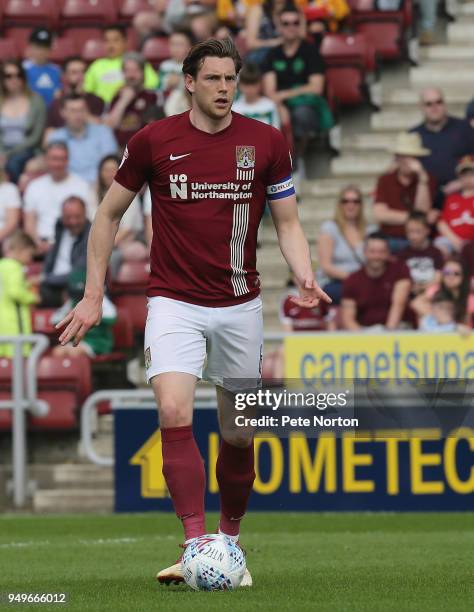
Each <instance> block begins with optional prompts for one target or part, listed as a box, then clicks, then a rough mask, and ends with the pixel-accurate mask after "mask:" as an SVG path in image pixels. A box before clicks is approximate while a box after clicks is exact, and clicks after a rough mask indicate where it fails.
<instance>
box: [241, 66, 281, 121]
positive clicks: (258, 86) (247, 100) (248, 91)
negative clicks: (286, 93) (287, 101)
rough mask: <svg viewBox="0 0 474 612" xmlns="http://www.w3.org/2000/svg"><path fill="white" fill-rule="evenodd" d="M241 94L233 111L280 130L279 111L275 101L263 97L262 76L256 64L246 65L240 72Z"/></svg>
mask: <svg viewBox="0 0 474 612" xmlns="http://www.w3.org/2000/svg"><path fill="white" fill-rule="evenodd" d="M239 92H240V94H241V95H240V97H239V98H238V100H237V101H236V102H234V105H233V107H232V110H233V111H235V112H236V113H240V114H241V115H245V117H250V119H257V120H258V121H262V122H263V123H267V124H268V125H272V126H273V127H275V128H277V129H280V116H279V114H278V109H277V107H276V105H275V103H274V102H273V100H270V98H267V97H265V96H263V95H262V74H261V72H260V70H259V68H258V66H256V65H255V64H245V65H244V66H243V68H242V70H241V71H240V75H239Z"/></svg>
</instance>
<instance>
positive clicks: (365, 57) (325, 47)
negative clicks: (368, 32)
mask: <svg viewBox="0 0 474 612" xmlns="http://www.w3.org/2000/svg"><path fill="white" fill-rule="evenodd" d="M321 54H322V55H323V57H324V59H325V61H326V62H329V63H330V64H332V65H335V64H341V65H344V64H345V63H354V62H356V63H358V64H362V65H363V66H364V68H365V70H366V71H367V72H374V71H375V70H376V68H377V58H376V53H375V49H374V47H373V46H372V45H371V43H370V41H369V40H367V38H366V36H365V35H364V34H326V35H325V37H324V38H323V42H322V44H321Z"/></svg>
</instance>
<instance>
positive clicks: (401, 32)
mask: <svg viewBox="0 0 474 612" xmlns="http://www.w3.org/2000/svg"><path fill="white" fill-rule="evenodd" d="M373 5H374V3H373V2H369V1H367V0H352V1H351V8H352V13H351V16H350V24H351V26H352V28H353V29H354V30H355V31H356V32H359V33H364V34H365V35H366V36H367V39H368V40H369V41H370V42H371V43H372V45H373V46H374V48H375V51H376V52H377V54H378V55H379V56H380V57H381V58H382V59H390V60H393V59H400V58H403V57H405V56H406V55H407V43H406V39H407V32H406V31H407V29H408V28H409V27H410V26H411V25H412V22H413V0H404V2H403V5H402V7H401V8H400V9H399V10H398V11H379V10H374V9H373Z"/></svg>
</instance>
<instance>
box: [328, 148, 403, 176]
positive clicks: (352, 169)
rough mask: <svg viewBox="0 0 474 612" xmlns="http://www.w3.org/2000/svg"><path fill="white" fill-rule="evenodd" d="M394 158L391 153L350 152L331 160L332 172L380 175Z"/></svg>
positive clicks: (345, 174)
mask: <svg viewBox="0 0 474 612" xmlns="http://www.w3.org/2000/svg"><path fill="white" fill-rule="evenodd" d="M392 159H393V155H391V154H390V153H381V152H380V153H378V154H374V153H364V154H363V153H359V154H355V153H353V154H351V153H348V154H346V155H341V156H340V157H337V158H335V159H333V160H332V161H331V172H332V173H333V175H334V176H354V177H357V176H361V175H362V176H379V175H380V174H383V173H384V172H385V171H386V170H387V168H388V166H389V165H390V162H391V161H392Z"/></svg>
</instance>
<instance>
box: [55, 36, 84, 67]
mask: <svg viewBox="0 0 474 612" xmlns="http://www.w3.org/2000/svg"><path fill="white" fill-rule="evenodd" d="M77 52H78V46H77V41H76V40H75V39H74V38H73V37H71V36H61V37H60V38H56V39H55V40H54V42H53V46H52V48H51V56H50V59H51V61H52V62H55V63H56V64H64V62H65V61H66V59H67V58H68V57H72V56H74V55H77Z"/></svg>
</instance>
